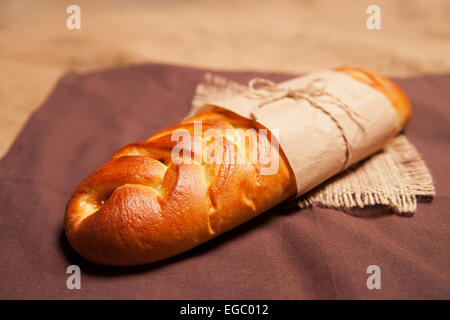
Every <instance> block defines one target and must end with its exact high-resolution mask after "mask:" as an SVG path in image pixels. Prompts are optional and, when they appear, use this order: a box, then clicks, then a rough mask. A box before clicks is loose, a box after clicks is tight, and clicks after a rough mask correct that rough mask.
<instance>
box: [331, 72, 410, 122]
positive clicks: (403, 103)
mask: <svg viewBox="0 0 450 320" xmlns="http://www.w3.org/2000/svg"><path fill="white" fill-rule="evenodd" d="M335 70H336V71H341V72H345V73H346V74H348V75H350V76H352V77H353V78H355V79H358V80H360V81H363V82H365V83H367V84H368V85H370V86H371V87H373V88H375V89H377V90H379V91H381V92H382V93H384V94H385V95H386V97H388V98H389V100H390V101H391V103H392V105H393V106H394V108H395V110H396V111H397V114H398V119H399V121H400V125H401V127H402V128H404V127H405V125H406V124H407V123H408V121H409V119H410V118H411V114H412V110H411V103H410V102H409V99H408V97H407V96H406V94H405V93H404V92H403V90H402V89H400V87H399V86H398V85H397V84H396V83H395V82H394V81H392V80H390V79H388V78H386V77H383V76H381V75H379V74H377V73H375V72H373V71H368V70H366V69H361V68H356V67H340V68H336V69H335Z"/></svg>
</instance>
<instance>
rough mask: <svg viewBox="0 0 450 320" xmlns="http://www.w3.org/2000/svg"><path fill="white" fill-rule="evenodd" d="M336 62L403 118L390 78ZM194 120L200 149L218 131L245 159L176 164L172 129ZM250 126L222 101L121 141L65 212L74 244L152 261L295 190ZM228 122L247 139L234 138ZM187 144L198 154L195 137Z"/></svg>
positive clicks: (129, 261) (99, 256) (111, 260)
mask: <svg viewBox="0 0 450 320" xmlns="http://www.w3.org/2000/svg"><path fill="white" fill-rule="evenodd" d="M338 70H341V71H343V72H346V73H348V74H350V75H352V76H354V77H355V78H357V79H360V80H362V81H365V82H367V83H368V84H370V85H372V86H373V87H375V88H377V89H378V90H380V91H381V92H383V93H385V94H386V95H387V96H388V97H389V99H391V101H392V102H393V104H394V106H395V108H396V109H397V111H398V113H399V120H400V122H401V123H402V124H405V123H406V121H407V119H408V118H409V115H410V106H409V102H408V100H407V98H406V96H405V95H404V93H403V92H402V91H401V90H400V89H399V88H398V87H397V86H396V85H395V84H394V83H393V82H392V81H390V80H388V79H386V78H383V77H381V76H378V75H375V74H374V73H369V72H366V71H364V70H360V69H356V68H341V69H338ZM408 107H409V109H408ZM408 110H409V111H408ZM196 120H201V121H202V131H201V132H202V134H201V136H202V137H201V145H202V147H203V150H209V149H208V148H211V147H212V145H213V143H212V142H213V141H214V140H215V139H223V153H222V154H221V155H220V156H219V158H221V159H222V160H224V159H228V158H230V157H231V158H233V157H234V158H233V159H237V157H242V158H243V159H244V161H241V162H242V163H239V162H238V163H236V161H228V162H227V161H222V162H225V163H215V162H213V163H206V162H205V161H204V159H202V160H201V161H193V162H192V163H188V164H183V163H180V164H175V163H174V162H173V161H172V159H171V152H172V150H173V147H174V146H175V144H176V143H177V142H176V141H172V139H171V135H172V133H173V132H174V130H176V129H183V130H186V131H187V132H189V134H190V136H191V137H192V136H193V134H194V129H195V126H194V121H196ZM250 128H251V129H256V130H257V129H260V128H261V127H260V126H259V125H258V124H257V123H256V122H254V121H252V120H248V119H244V118H242V117H239V116H237V115H235V114H233V113H231V112H228V111H224V110H219V109H217V110H215V111H211V112H205V113H202V114H198V115H196V116H194V117H192V118H190V119H188V120H186V121H183V122H182V123H180V124H179V125H177V126H174V127H171V128H167V129H164V130H162V131H160V132H158V133H156V134H154V135H153V136H152V137H150V138H149V139H147V140H146V141H144V142H137V143H133V144H130V145H127V146H125V147H123V148H121V149H120V150H119V151H117V152H116V153H115V154H114V155H113V157H112V158H111V159H110V161H109V162H107V163H106V164H105V165H103V166H102V167H100V168H99V169H97V170H96V171H94V172H93V173H92V174H90V175H89V176H88V177H87V178H86V179H85V180H84V181H83V182H82V183H81V184H80V185H79V186H78V187H77V189H76V190H75V192H74V193H73V195H72V197H71V199H70V201H69V203H68V205H67V209H66V215H65V231H66V235H67V238H68V240H69V242H70V244H71V245H72V247H73V248H74V249H75V250H76V251H77V252H78V253H80V254H81V255H82V256H83V257H84V258H86V259H88V260H90V261H93V262H95V263H99V264H106V265H117V266H125V265H139V264H145V263H150V262H154V261H158V260H161V259H164V258H168V257H170V256H173V255H175V254H178V253H181V252H183V251H186V250H189V249H191V248H193V247H195V246H197V245H199V244H201V243H203V242H205V241H207V240H209V239H211V238H213V237H215V236H217V235H219V234H221V233H223V232H226V231H227V230H230V229H231V228H234V227H236V226H237V225H239V224H241V223H243V222H245V221H247V220H249V219H251V218H253V217H254V216H256V215H258V214H260V213H262V212H264V211H266V210H267V209H269V208H271V207H273V206H274V205H276V204H278V203H279V202H281V201H284V200H286V199H287V198H290V197H292V196H294V195H295V193H296V186H295V179H294V175H293V173H292V170H291V168H290V167H289V165H288V162H287V160H286V158H285V156H284V154H283V152H280V153H278V152H273V151H272V152H271V151H270V150H271V149H270V148H267V149H263V150H261V149H258V156H259V158H258V161H256V163H251V161H249V154H248V152H249V148H248V146H247V144H246V140H245V134H244V133H243V130H247V129H250ZM208 129H216V130H218V132H220V133H222V135H219V136H218V137H216V138H214V139H211V138H210V137H208V136H207V135H206V132H207V130H208ZM227 129H231V130H233V132H235V134H236V135H237V136H238V137H241V138H242V137H244V140H241V143H237V142H236V141H234V140H230V139H229V137H228V136H226V135H225V132H226V130H227ZM257 138H258V142H260V141H261V142H263V143H265V144H266V145H270V139H271V137H270V134H269V137H265V136H264V135H260V134H259V133H257ZM192 141H193V139H192ZM242 141H244V142H243V143H242ZM270 146H271V145H270ZM271 147H272V146H271ZM183 148H184V149H185V150H187V151H188V153H189V154H190V155H191V156H195V148H194V145H193V144H191V145H186V146H184V147H183ZM275 156H276V157H277V158H276V160H275V158H274V157H275ZM278 157H279V158H278ZM267 159H269V163H270V161H278V159H279V160H280V161H279V170H278V173H277V174H276V175H263V174H261V172H260V171H261V168H262V167H264V166H265V165H264V164H262V163H261V161H264V160H267ZM266 165H267V163H266Z"/></svg>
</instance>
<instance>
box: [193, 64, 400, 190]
mask: <svg viewBox="0 0 450 320" xmlns="http://www.w3.org/2000/svg"><path fill="white" fill-rule="evenodd" d="M316 80H320V81H321V83H322V84H324V88H323V91H324V93H325V95H324V96H321V97H309V98H310V99H311V100H312V102H313V103H311V100H309V99H304V98H302V97H297V98H295V97H280V98H278V99H275V101H272V102H267V103H265V102H264V100H266V98H267V95H266V96H265V97H260V98H258V97H255V96H252V95H249V94H248V93H246V94H241V95H237V96H234V97H232V98H228V99H224V100H219V101H211V102H210V103H208V104H205V105H204V106H203V107H201V108H199V109H198V110H196V113H199V112H202V111H205V110H207V109H210V108H212V107H219V108H224V109H227V110H229V111H232V112H234V113H236V114H238V115H240V116H243V117H245V118H249V119H253V120H255V121H257V122H259V123H260V124H261V125H263V126H264V127H266V128H268V129H269V130H271V131H273V132H275V131H277V132H278V140H279V144H280V148H281V149H282V150H283V152H284V153H285V155H286V158H287V160H288V163H289V165H290V166H291V168H292V171H293V173H294V176H295V179H296V185H297V193H298V195H301V194H304V193H305V192H307V191H309V190H311V189H312V188H314V187H316V186H317V185H319V184H320V183H322V182H323V181H325V180H327V179H328V178H330V177H332V176H334V175H335V174H337V173H339V172H340V171H342V170H344V169H345V168H346V167H348V166H350V165H352V164H354V163H356V162H358V161H360V160H362V159H364V158H366V157H367V156H369V155H371V154H373V153H375V152H377V151H378V150H380V149H382V148H383V147H384V146H385V145H386V143H388V142H389V141H390V140H391V139H392V138H393V137H394V136H395V135H396V134H397V133H398V132H399V131H400V129H401V128H400V124H399V121H398V116H397V113H396V111H395V109H394V107H393V106H392V104H391V102H390V101H389V99H388V98H387V97H386V96H385V95H384V94H383V93H381V92H379V91H378V90H376V89H374V88H372V87H370V86H369V85H367V84H365V83H363V82H361V81H358V80H356V79H353V78H352V77H350V76H348V75H347V74H345V73H341V72H336V71H329V70H326V71H320V72H314V73H310V74H307V75H305V76H302V77H298V78H294V79H291V80H289V81H285V82H282V83H279V84H277V88H280V89H286V90H292V91H295V90H299V89H302V88H308V86H310V85H311V83H314V81H316ZM261 90H263V91H264V89H261ZM258 91H259V90H258ZM276 94H277V93H274V94H273V96H274V97H275V98H276ZM269 96H270V95H269ZM329 97H333V99H329ZM336 101H339V103H336ZM342 105H345V107H346V108H343V107H342ZM348 109H350V111H351V112H349V110H348Z"/></svg>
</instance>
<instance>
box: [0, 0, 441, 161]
mask: <svg viewBox="0 0 450 320" xmlns="http://www.w3.org/2000/svg"><path fill="white" fill-rule="evenodd" d="M70 4H77V5H79V6H80V7H81V30H68V29H67V28H66V19H67V17H68V14H67V13H66V8H67V6H68V5H70ZM371 4H377V5H379V6H380V8H381V26H382V29H381V30H372V31H370V30H368V29H367V27H366V19H367V17H368V15H367V14H366V8H367V7H368V6H369V5H371ZM449 16H450V2H449V1H447V0H442V1H438V0H434V1H376V0H371V1H366V0H354V1H339V2H335V1H287V0H286V1H236V0H227V1H204V0H185V1H181V0H178V1H177V0H166V1H164V0H158V1H155V0H153V1H137V0H132V1H90V2H88V1H61V0H58V1H57V0H53V1H15V0H14V1H13V0H2V1H0V156H2V155H3V154H4V153H5V152H6V151H7V149H8V147H9V146H10V144H11V143H12V142H13V140H14V138H15V137H16V135H17V133H18V132H19V131H20V129H21V128H22V126H23V125H24V123H25V122H26V119H27V118H28V117H29V116H30V114H31V112H32V111H33V110H35V109H36V108H37V107H39V105H40V103H42V101H43V100H44V99H45V98H46V96H48V94H49V93H50V92H51V90H52V88H53V87H54V85H55V83H56V81H57V80H58V78H59V77H60V76H61V75H62V74H64V73H65V72H67V71H68V70H75V71H79V72H87V71H92V70H97V69H104V68H112V67H117V66H123V65H127V64H135V63H148V62H165V63H175V64H182V65H191V66H201V67H210V68H216V69H228V70H238V69H240V70H243V69H244V70H264V71H287V72H297V73H301V72H305V71H310V70H315V69H320V68H328V67H335V66H340V65H356V66H362V67H366V68H369V69H373V70H375V71H378V72H380V73H383V74H385V75H388V76H411V75H418V74H424V73H443V72H448V71H449V70H450V41H449V39H450V23H449V20H448V17H449ZM43 129H45V128H43Z"/></svg>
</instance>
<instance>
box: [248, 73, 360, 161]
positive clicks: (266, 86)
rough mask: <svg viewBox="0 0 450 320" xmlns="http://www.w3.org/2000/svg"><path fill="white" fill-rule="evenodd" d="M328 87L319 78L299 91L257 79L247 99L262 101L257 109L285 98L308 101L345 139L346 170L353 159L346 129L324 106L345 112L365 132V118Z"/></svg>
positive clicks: (251, 83)
mask: <svg viewBox="0 0 450 320" xmlns="http://www.w3.org/2000/svg"><path fill="white" fill-rule="evenodd" d="M257 85H263V87H261V88H259V89H258V88H256V86H257ZM326 86H327V83H326V81H325V80H324V79H319V78H316V79H313V80H311V81H310V82H309V83H308V84H307V85H306V86H305V87H303V88H297V89H291V88H283V87H281V86H279V85H277V84H276V83H275V82H272V81H270V80H268V79H262V78H255V79H252V80H250V81H249V83H248V87H249V92H248V94H247V97H248V98H250V99H257V100H260V102H259V103H258V104H257V106H256V109H258V108H261V107H263V106H264V105H267V104H269V103H272V102H274V101H277V100H280V99H283V98H291V99H295V100H300V99H302V100H306V101H308V102H309V104H310V105H311V106H312V107H314V108H317V109H319V110H321V111H322V112H323V113H325V114H326V115H327V116H328V117H330V119H331V120H333V122H334V123H335V124H336V126H337V127H338V128H339V130H340V131H341V134H342V138H343V139H344V142H345V147H346V152H345V161H344V165H343V168H346V167H347V164H348V162H349V161H350V157H351V145H350V143H349V139H348V138H347V136H346V134H345V130H344V127H343V125H342V124H341V123H340V121H339V119H338V117H336V116H335V115H333V113H331V112H330V111H329V110H328V109H327V108H326V107H324V106H323V104H324V103H331V104H334V105H336V106H338V107H339V108H340V109H342V110H344V112H345V113H346V114H347V115H348V117H349V118H350V119H352V121H353V122H354V123H356V124H357V126H358V127H359V128H360V129H361V130H362V131H364V130H365V128H364V126H363V125H362V124H361V122H360V119H364V118H363V117H362V116H361V115H359V114H358V113H357V112H355V111H354V110H352V109H351V108H350V107H349V106H348V105H347V104H345V103H344V102H342V101H341V100H340V99H339V98H338V97H336V96H334V95H333V94H331V93H329V92H327V91H326V90H325V89H326ZM251 117H252V118H253V119H255V120H256V115H255V113H254V112H252V113H251Z"/></svg>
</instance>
